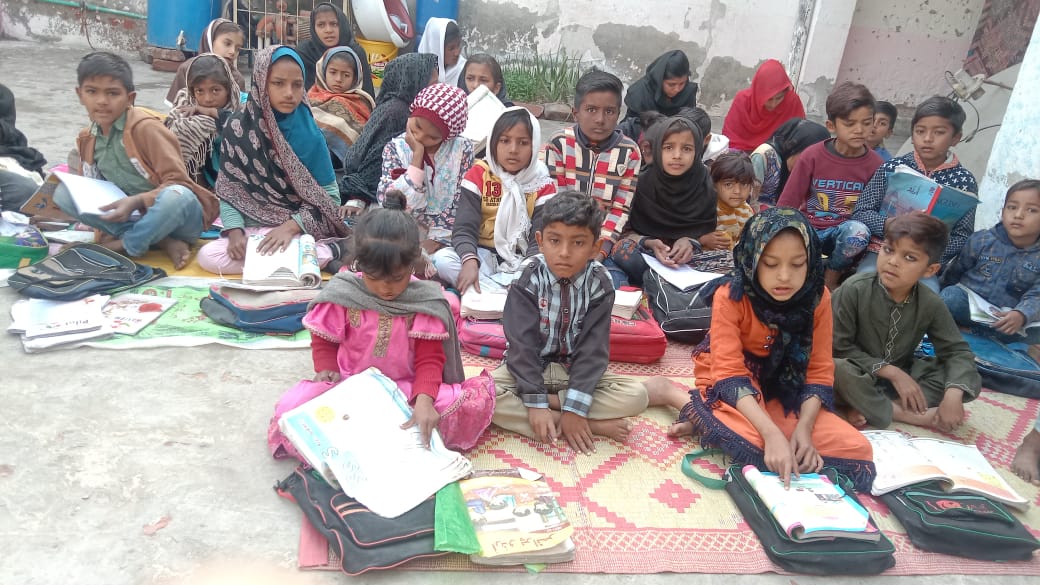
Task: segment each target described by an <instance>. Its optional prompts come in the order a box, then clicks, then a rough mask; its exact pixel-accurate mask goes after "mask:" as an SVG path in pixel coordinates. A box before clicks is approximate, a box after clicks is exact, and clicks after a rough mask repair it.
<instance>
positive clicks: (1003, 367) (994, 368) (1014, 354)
mask: <svg viewBox="0 0 1040 585" xmlns="http://www.w3.org/2000/svg"><path fill="white" fill-rule="evenodd" d="M963 335H964V340H965V341H967V342H968V345H969V346H970V347H971V351H972V352H973V353H974V354H975V368H976V369H977V370H978V371H979V375H980V376H982V385H983V386H984V387H986V388H989V389H990V390H996V391H997V392H1003V393H1004V394H1013V395H1015V396H1024V397H1026V398H1040V364H1037V363H1036V361H1035V360H1034V359H1033V358H1031V357H1029V354H1028V353H1026V351H1025V345H1024V344H1022V349H1018V348H1017V347H1016V346H1018V345H1020V344H1017V343H1012V344H1005V343H1003V342H1001V341H999V340H997V339H993V338H992V337H984V336H982V335H975V334H973V333H963Z"/></svg>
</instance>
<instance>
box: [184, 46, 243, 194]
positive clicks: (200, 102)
mask: <svg viewBox="0 0 1040 585" xmlns="http://www.w3.org/2000/svg"><path fill="white" fill-rule="evenodd" d="M185 75H186V76H187V79H186V84H185V87H184V89H182V90H180V91H179V92H177V97H176V99H175V100H174V108H173V110H171V111H170V114H169V115H168V116H167V117H166V121H165V124H166V127H167V128H169V129H170V130H171V131H172V132H173V133H174V134H176V135H177V141H178V142H180V145H181V158H183V159H184V166H185V168H187V170H188V174H189V175H191V178H192V180H193V181H195V182H196V183H199V184H204V185H206V186H208V187H212V186H213V185H214V184H215V183H216V181H217V170H218V166H219V165H218V162H217V161H218V158H219V157H218V156H214V155H217V154H219V152H220V133H221V131H222V130H223V129H224V124H226V123H227V121H228V119H229V118H230V117H231V114H233V113H235V112H237V111H238V110H240V109H241V105H242V104H241V101H240V100H239V99H238V96H239V95H240V94H241V90H240V89H239V87H238V84H237V83H235V78H234V76H233V75H232V74H231V68H230V67H229V66H228V64H227V61H225V60H224V59H222V58H221V57H219V56H217V55H215V54H213V53H207V54H203V55H199V56H198V57H195V58H194V59H192V60H191V63H190V64H189V65H188V67H186V68H185Z"/></svg>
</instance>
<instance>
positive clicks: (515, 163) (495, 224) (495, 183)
mask: <svg viewBox="0 0 1040 585" xmlns="http://www.w3.org/2000/svg"><path fill="white" fill-rule="evenodd" d="M540 144H541V132H540V131H539V128H538V121H537V120H535V118H534V116H532V115H531V113H530V112H528V111H527V110H526V109H525V108H523V107H520V106H514V107H512V108H508V109H506V110H505V111H504V112H503V113H502V114H501V115H500V116H499V117H498V120H496V121H495V125H494V127H493V128H492V130H491V136H490V138H489V139H488V145H487V157H486V158H484V159H482V160H478V161H477V162H476V164H474V165H473V168H471V169H470V170H469V172H467V173H466V175H465V177H463V179H462V191H461V192H460V193H459V201H458V205H457V206H456V215H455V227H454V230H453V232H452V236H451V245H452V247H453V248H454V249H455V252H456V254H458V257H459V261H460V262H461V264H462V265H461V269H460V271H459V276H458V279H457V281H456V282H455V283H454V284H455V285H456V288H457V289H458V290H459V291H461V292H466V289H468V288H469V287H470V286H473V287H474V288H475V289H476V291H477V292H480V291H481V287H482V286H483V287H485V288H487V287H491V288H501V287H504V286H506V285H508V284H509V283H510V282H512V281H513V280H514V279H515V278H516V277H517V276H519V274H520V264H521V263H522V262H523V260H524V258H526V257H528V256H531V255H533V254H537V253H538V245H537V244H536V243H535V237H534V234H535V231H537V230H538V229H540V227H541V226H539V218H540V216H541V209H542V205H543V204H544V203H545V202H546V201H548V200H549V199H551V198H552V197H553V196H554V195H556V185H555V184H554V183H553V181H552V179H551V178H550V177H549V170H548V169H547V168H546V167H545V163H543V162H541V161H540V160H538V156H537V148H538V146H539V145H540Z"/></svg>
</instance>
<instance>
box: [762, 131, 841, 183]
mask: <svg viewBox="0 0 1040 585" xmlns="http://www.w3.org/2000/svg"><path fill="white" fill-rule="evenodd" d="M830 137H831V133H830V132H828V131H827V128H826V127H825V126H822V125H820V124H817V123H816V122H813V121H812V120H806V119H805V118H791V119H790V120H788V121H786V122H784V123H783V124H781V125H780V127H779V128H777V129H776V132H774V133H773V137H772V138H770V139H769V144H770V145H771V146H772V147H773V150H775V151H776V154H777V156H778V157H780V184H779V186H778V187H777V191H776V192H777V193H781V192H783V190H784V185H786V184H787V178H788V177H790V176H791V171H790V170H788V168H787V157H789V156H794V155H796V154H799V153H801V152H802V151H803V150H805V149H806V148H809V147H810V146H812V145H814V144H816V143H817V142H823V141H824V140H827V139H828V138H830Z"/></svg>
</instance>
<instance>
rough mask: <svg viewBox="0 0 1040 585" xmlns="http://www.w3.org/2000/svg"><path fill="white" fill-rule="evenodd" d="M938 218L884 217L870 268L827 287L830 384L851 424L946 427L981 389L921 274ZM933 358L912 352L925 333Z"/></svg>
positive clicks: (938, 240)
mask: <svg viewBox="0 0 1040 585" xmlns="http://www.w3.org/2000/svg"><path fill="white" fill-rule="evenodd" d="M948 237H949V236H948V233H947V229H946V224H944V223H943V222H942V221H941V220H939V219H936V218H934V217H932V216H929V215H925V214H923V213H910V214H907V215H900V216H897V217H895V218H893V219H891V220H889V221H888V225H887V227H886V228H885V240H884V243H883V244H882V246H881V252H880V253H879V254H878V262H877V272H862V273H859V274H856V275H854V276H852V277H850V278H849V279H848V280H846V281H845V283H844V284H842V285H841V286H840V287H838V289H837V290H836V291H834V297H833V301H832V302H833V306H834V366H835V371H834V391H835V394H836V402H837V403H838V405H839V406H841V407H844V408H845V409H846V412H847V415H848V418H849V422H851V423H852V424H853V425H855V426H861V425H863V424H869V425H871V426H873V427H877V428H882V429H883V428H885V427H887V426H888V425H889V424H890V423H891V422H892V421H896V422H905V423H911V424H915V425H920V426H930V427H936V428H938V429H939V430H941V431H945V432H948V431H952V430H953V429H955V428H956V427H958V426H960V424H961V423H962V422H963V421H964V405H963V403H964V402H966V401H969V400H974V399H975V397H977V396H978V395H979V391H980V390H981V389H982V380H981V378H980V377H979V373H978V371H977V370H976V369H975V356H974V355H973V354H972V352H971V349H970V348H969V347H968V343H967V342H966V341H964V338H963V337H961V333H960V330H959V329H958V328H957V324H956V323H955V322H954V321H953V316H952V315H950V311H949V310H947V308H946V305H944V304H943V301H942V299H941V298H939V295H938V294H936V293H935V292H934V291H932V290H931V289H930V288H928V287H927V286H919V285H918V281H919V280H921V279H922V278H927V277H931V276H935V273H936V272H938V271H939V256H940V255H941V254H942V251H943V249H944V248H945V247H946V241H947V239H948ZM926 333H927V334H928V339H929V340H930V341H931V342H932V345H933V346H934V347H935V357H925V358H916V357H914V351H915V350H916V349H917V346H918V345H919V344H920V343H921V339H922V338H923V337H924V335H925V334H926Z"/></svg>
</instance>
